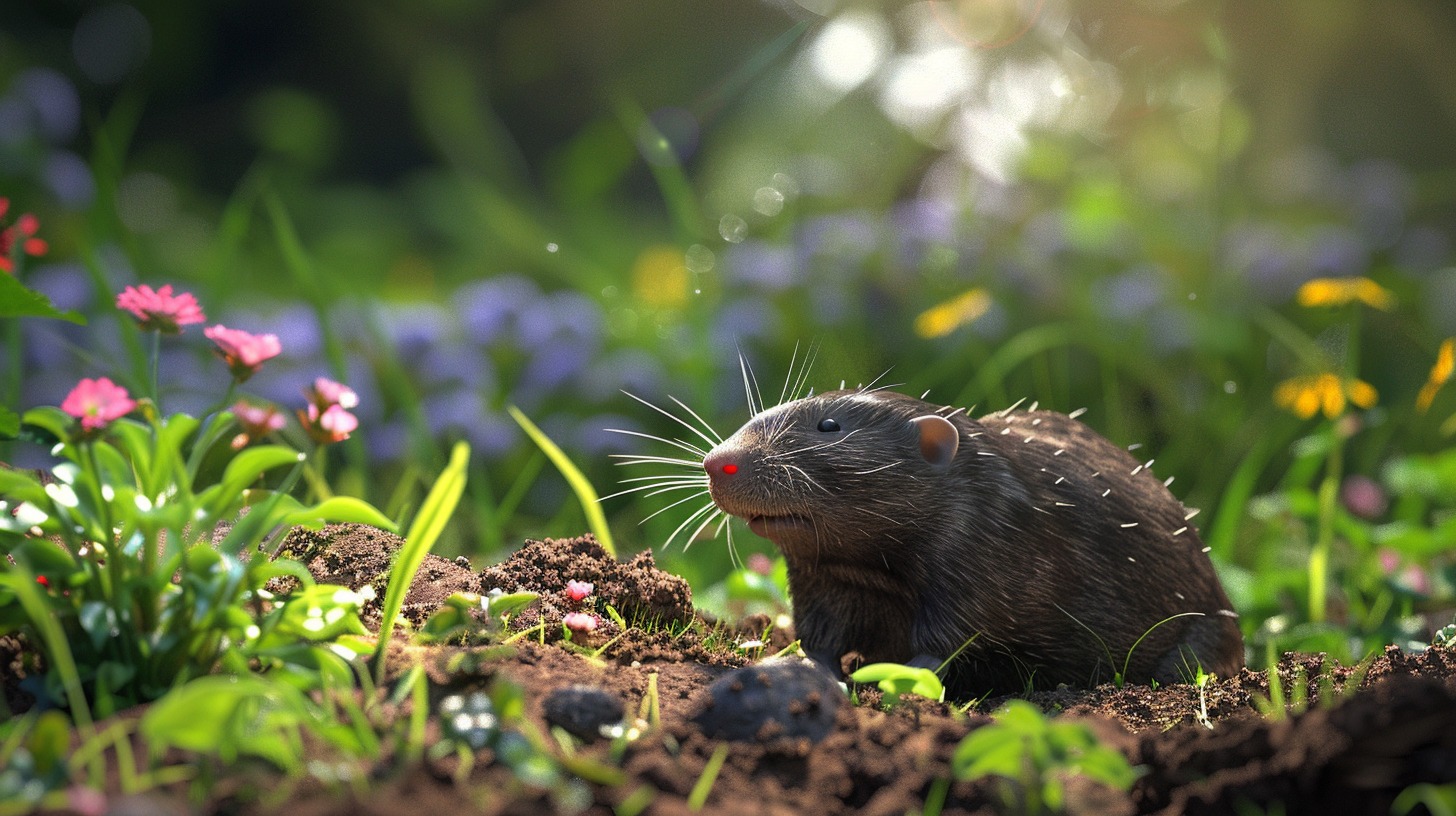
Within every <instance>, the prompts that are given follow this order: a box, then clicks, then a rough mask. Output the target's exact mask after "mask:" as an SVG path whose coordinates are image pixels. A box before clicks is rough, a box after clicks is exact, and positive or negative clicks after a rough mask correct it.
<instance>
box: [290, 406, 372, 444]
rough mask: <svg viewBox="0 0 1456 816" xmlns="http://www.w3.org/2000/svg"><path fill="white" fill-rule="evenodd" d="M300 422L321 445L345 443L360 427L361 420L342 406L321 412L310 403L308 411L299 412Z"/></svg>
mask: <svg viewBox="0 0 1456 816" xmlns="http://www.w3.org/2000/svg"><path fill="white" fill-rule="evenodd" d="M298 421H299V422H301V423H303V429H304V430H305V431H307V432H308V435H309V436H311V437H313V440H314V441H315V442H318V443H319V444H320V445H328V444H331V443H334V442H343V441H344V440H345V439H348V438H349V434H351V433H353V432H354V430H355V429H357V428H358V427H359V418H358V417H356V416H354V415H353V414H351V413H349V412H348V411H346V410H344V407H343V406H342V405H330V406H329V407H328V408H326V409H324V410H323V411H322V412H320V411H319V407H318V406H317V405H314V404H312V403H310V404H309V406H308V409H307V410H305V411H299V412H298Z"/></svg>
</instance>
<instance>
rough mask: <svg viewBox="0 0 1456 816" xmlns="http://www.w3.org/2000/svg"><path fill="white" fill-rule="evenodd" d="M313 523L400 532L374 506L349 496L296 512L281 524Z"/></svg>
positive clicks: (286, 525) (327, 500)
mask: <svg viewBox="0 0 1456 816" xmlns="http://www.w3.org/2000/svg"><path fill="white" fill-rule="evenodd" d="M311 522H320V523H321V522H352V523H355V524H368V525H370V526H371V527H378V528H380V529H381V530H388V531H389V532H391V533H397V532H399V527H398V526H397V525H396V524H395V523H394V522H393V521H392V520H390V519H389V517H387V516H385V515H384V514H383V513H381V512H379V511H378V510H376V509H374V505H372V504H369V503H368V502H365V501H360V500H359V499H354V498H350V497H348V496H335V497H334V498H332V499H325V500H324V501H322V502H319V503H318V504H315V505H313V506H312V507H304V508H303V509H301V510H295V511H293V512H291V513H289V514H288V515H286V516H284V517H283V519H282V520H281V521H280V522H279V523H280V524H282V525H283V526H285V527H294V526H298V525H306V524H309V523H311Z"/></svg>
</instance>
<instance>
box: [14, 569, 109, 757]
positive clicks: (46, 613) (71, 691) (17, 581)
mask: <svg viewBox="0 0 1456 816" xmlns="http://www.w3.org/2000/svg"><path fill="white" fill-rule="evenodd" d="M0 580H3V581H5V582H6V583H8V584H10V589H11V590H12V591H13V592H14V593H15V595H16V597H17V598H18V599H19V601H20V606H21V607H22V608H23V609H24V610H25V614H26V616H27V617H29V618H30V622H31V625H33V626H34V627H35V629H36V633H37V634H39V635H40V638H41V640H42V641H43V642H44V643H45V647H46V652H47V655H46V656H47V657H49V658H50V659H51V661H52V662H53V663H54V664H55V666H54V667H53V668H54V669H55V670H56V672H58V673H59V674H60V675H61V687H62V688H64V689H65V691H66V704H67V705H68V706H69V707H70V709H71V721H72V722H74V723H76V725H77V726H79V727H80V728H82V729H83V730H86V731H89V730H90V729H91V707H90V706H89V705H88V704H87V702H86V694H85V692H83V691H82V689H81V673H80V672H79V671H77V669H76V659H75V657H74V656H73V655H72V654H71V644H70V643H69V642H68V641H67V640H66V634H65V632H63V631H61V624H60V622H59V621H58V620H57V619H56V616H55V615H53V614H51V611H50V610H49V609H47V608H46V602H45V599H44V598H42V597H41V592H40V590H39V589H36V587H37V586H39V585H38V584H37V583H36V581H35V575H34V574H33V573H31V571H30V569H29V567H28V566H27V565H25V564H16V565H15V571H14V572H11V573H10V574H8V575H0Z"/></svg>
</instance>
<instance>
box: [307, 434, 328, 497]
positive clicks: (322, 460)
mask: <svg viewBox="0 0 1456 816" xmlns="http://www.w3.org/2000/svg"><path fill="white" fill-rule="evenodd" d="M327 451H328V448H327V447H326V446H324V445H319V446H318V447H316V448H314V451H313V456H310V457H309V458H308V460H307V461H305V462H304V464H303V478H304V481H306V482H308V488H309V490H310V491H311V492H312V493H313V501H326V500H328V499H332V498H333V497H334V491H333V489H331V488H330V487H329V483H328V480H327V479H325V478H324V473H326V472H327V470H328V462H327V461H326V457H327V455H328V454H327Z"/></svg>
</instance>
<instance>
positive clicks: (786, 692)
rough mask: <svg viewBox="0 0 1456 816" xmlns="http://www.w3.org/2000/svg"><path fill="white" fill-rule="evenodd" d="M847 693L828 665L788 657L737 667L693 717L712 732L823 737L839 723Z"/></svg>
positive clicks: (730, 737) (756, 736) (721, 736)
mask: <svg viewBox="0 0 1456 816" xmlns="http://www.w3.org/2000/svg"><path fill="white" fill-rule="evenodd" d="M843 699H844V695H843V694H841V693H840V691H839V684H838V683H836V682H835V681H834V679H833V678H831V677H830V676H829V673H828V672H826V671H824V670H823V669H822V668H820V667H818V666H816V665H814V664H812V663H809V662H807V661H804V660H798V659H795V658H783V659H778V660H770V661H765V662H763V663H759V664H757V665H754V666H744V667H743V668H741V669H734V670H733V671H732V672H730V673H729V674H727V675H725V676H724V677H722V678H720V679H719V680H718V681H717V682H715V683H714V684H713V685H712V686H710V687H709V688H708V695H707V700H706V702H705V704H704V706H703V709H702V710H701V711H699V712H698V713H697V714H695V715H693V717H692V720H693V722H695V723H697V724H698V727H700V728H702V729H703V733H705V734H707V735H708V736H710V737H717V738H719V739H728V740H739V741H743V740H758V739H764V738H769V737H780V736H782V737H789V738H798V737H806V738H808V739H809V740H810V741H811V742H819V741H820V740H822V739H824V737H826V736H828V734H829V732H830V731H832V730H833V729H834V715H835V712H836V711H838V710H839V706H840V703H841V701H842V700H843Z"/></svg>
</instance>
